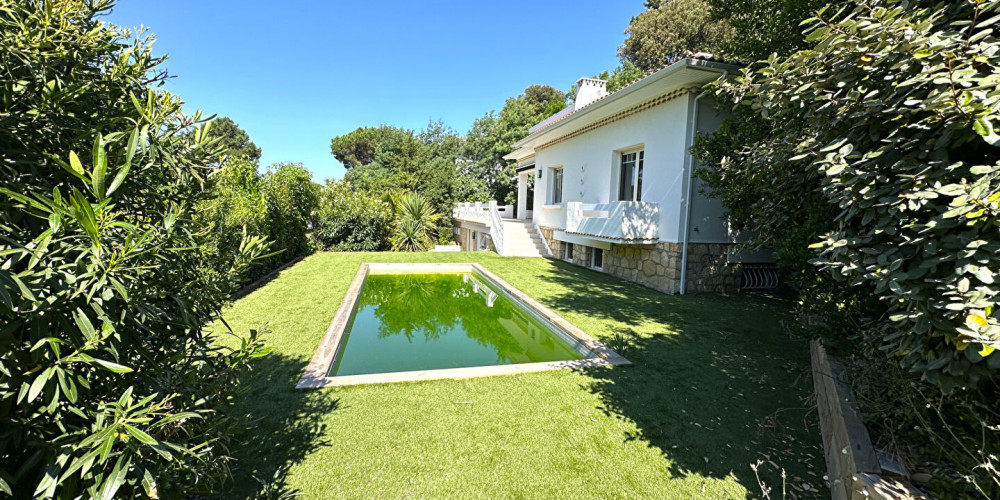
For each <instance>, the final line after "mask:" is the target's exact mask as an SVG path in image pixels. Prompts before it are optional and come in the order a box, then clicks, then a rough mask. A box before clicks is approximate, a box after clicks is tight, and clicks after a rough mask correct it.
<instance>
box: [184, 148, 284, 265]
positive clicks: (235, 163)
mask: <svg viewBox="0 0 1000 500" xmlns="http://www.w3.org/2000/svg"><path fill="white" fill-rule="evenodd" d="M207 192H208V196H210V198H209V199H206V200H203V201H201V202H200V203H199V204H198V207H197V210H195V213H194V217H195V220H196V222H197V224H198V225H199V226H201V227H204V228H205V229H206V231H205V233H204V234H205V238H204V241H203V243H202V251H203V252H204V253H205V255H206V257H207V258H208V259H210V261H211V262H212V265H213V267H215V268H216V269H227V268H229V267H231V266H232V264H233V262H234V260H235V259H236V258H237V256H238V255H239V251H240V245H242V243H243V238H244V236H251V237H258V238H268V237H270V236H271V232H272V231H271V229H272V228H271V225H270V219H269V217H268V203H267V199H266V198H265V195H264V192H263V181H262V179H261V176H260V174H258V173H257V165H256V164H255V163H253V162H252V161H251V160H248V159H245V158H232V159H230V160H228V161H227V162H226V163H225V164H224V165H223V166H222V167H221V168H219V169H218V170H215V171H213V172H212V174H211V175H210V176H209V187H208V188H207ZM273 241H274V240H272V245H271V246H272V248H274V249H275V251H280V250H281V248H280V247H279V246H278V245H275V244H274V243H273ZM278 257H279V258H280V257H281V256H280V255H279V256H278ZM275 260H277V259H275ZM266 264H267V263H265V262H258V263H257V265H256V266H254V268H253V269H251V270H250V271H249V275H248V276H244V277H241V278H242V280H247V279H253V278H255V277H256V276H257V275H260V274H263V273H265V272H266V271H267V270H268V269H269V267H270V266H267V265H266Z"/></svg>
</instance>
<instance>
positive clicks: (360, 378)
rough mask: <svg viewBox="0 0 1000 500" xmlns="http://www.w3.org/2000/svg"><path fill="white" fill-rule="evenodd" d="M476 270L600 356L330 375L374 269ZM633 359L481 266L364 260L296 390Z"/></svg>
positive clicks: (524, 370)
mask: <svg viewBox="0 0 1000 500" xmlns="http://www.w3.org/2000/svg"><path fill="white" fill-rule="evenodd" d="M473 270H475V271H477V272H479V273H481V274H482V275H483V276H485V277H486V278H488V279H489V280H490V281H492V282H493V283H495V284H496V285H497V286H499V287H500V288H503V289H504V290H505V291H506V292H507V293H510V294H511V295H513V296H514V297H516V298H517V299H518V300H520V301H521V302H523V303H524V304H525V305H527V306H528V307H529V308H530V309H532V310H533V312H534V313H536V314H538V315H540V316H541V317H543V318H545V319H546V320H548V321H549V322H551V323H552V324H554V325H555V326H556V327H558V328H559V329H561V330H562V331H564V332H565V333H566V334H567V335H569V336H570V337H573V338H575V339H576V340H578V341H579V342H580V343H581V344H583V345H584V347H586V348H587V349H588V350H590V351H591V352H593V353H594V354H596V355H597V357H596V358H586V359H578V360H569V361H547V362H540V363H521V364H511V365H491V366H470V367H465V368H443V369H435V370H415V371H405V372H393V373H371V374H365V375H343V376H339V377H329V376H327V374H328V373H330V366H331V365H332V364H333V362H334V360H335V358H336V355H337V350H338V349H339V347H340V342H341V340H343V338H344V334H345V333H346V331H347V325H348V323H349V322H350V319H351V312H352V311H354V306H355V304H357V301H358V295H359V294H360V292H361V287H362V286H363V285H364V282H365V278H367V277H368V274H369V273H370V272H372V271H410V272H415V271H429V272H441V271H444V272H469V271H473ZM630 364H632V362H631V361H629V360H627V359H625V358H624V357H623V356H622V355H620V354H618V353H617V352H615V351H613V350H611V349H610V348H608V347H607V346H605V345H604V344H602V343H601V342H599V341H597V340H596V339H594V338H593V337H591V336H590V335H587V334H586V333H585V332H584V331H583V330H580V329H579V328H577V327H576V326H574V325H573V324H572V323H570V322H569V321H566V320H565V319H563V318H562V317H561V316H559V315H558V314H556V313H554V312H552V311H551V310H550V309H549V308H547V307H545V306H543V305H542V304H539V303H538V302H537V301H536V300H535V299H532V298H531V297H529V296H527V295H526V294H524V293H523V292H521V291H520V290H518V289H517V288H514V287H513V286H511V285H510V284H509V283H507V282H506V281H504V280H503V279H502V278H500V277H499V276H497V275H495V274H493V273H492V272H490V271H489V270H488V269H486V268H485V267H483V266H482V265H480V264H478V263H475V262H469V263H381V262H377V263H376V262H373V263H363V264H361V266H360V268H359V269H358V272H357V274H355V275H354V281H352V282H351V286H350V287H349V288H348V289H347V294H346V295H345V296H344V300H343V301H342V302H341V303H340V307H339V308H338V309H337V313H336V314H335V315H334V317H333V321H332V322H331V323H330V327H329V328H327V330H326V333H325V334H324V335H323V339H322V340H321V341H320V343H319V347H317V348H316V352H315V353H314V354H313V357H312V360H311V361H309V365H307V366H306V369H305V372H304V373H303V374H302V377H301V378H299V381H298V383H297V384H295V388H296V389H316V388H320V387H338V386H345V385H361V384H384V383H392V382H415V381H420V380H440V379H448V378H472V377H487V376H493V375H510V374H517V373H531V372H539V371H548V370H562V369H566V368H588V367H595V366H614V365H630Z"/></svg>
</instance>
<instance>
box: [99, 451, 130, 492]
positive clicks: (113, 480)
mask: <svg viewBox="0 0 1000 500" xmlns="http://www.w3.org/2000/svg"><path fill="white" fill-rule="evenodd" d="M129 465H131V461H130V460H127V459H126V458H125V456H124V455H122V456H120V457H118V460H117V461H116V462H115V468H114V469H112V470H111V474H109V475H108V478H107V479H106V480H105V481H104V485H103V486H102V487H101V493H100V495H99V498H100V500H114V498H115V493H116V492H117V491H118V488H121V486H122V484H125V476H126V474H127V473H128V468H129Z"/></svg>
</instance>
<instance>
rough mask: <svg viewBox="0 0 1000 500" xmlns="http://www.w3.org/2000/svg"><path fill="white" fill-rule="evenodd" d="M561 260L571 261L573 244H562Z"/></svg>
mask: <svg viewBox="0 0 1000 500" xmlns="http://www.w3.org/2000/svg"><path fill="white" fill-rule="evenodd" d="M562 258H563V260H569V261H572V260H573V244H572V243H566V242H563V255H562Z"/></svg>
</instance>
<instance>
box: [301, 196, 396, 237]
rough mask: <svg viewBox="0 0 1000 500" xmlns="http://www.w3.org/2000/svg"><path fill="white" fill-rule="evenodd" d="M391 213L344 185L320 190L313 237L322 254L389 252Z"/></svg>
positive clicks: (376, 201) (382, 205)
mask: <svg viewBox="0 0 1000 500" xmlns="http://www.w3.org/2000/svg"><path fill="white" fill-rule="evenodd" d="M391 229H392V210H391V209H390V208H389V204H388V203H386V202H383V201H382V200H379V199H377V198H374V197H371V196H367V195H365V194H363V193H358V192H355V191H354V190H353V188H352V187H351V185H350V184H349V183H347V182H345V181H340V182H331V183H329V184H327V185H326V186H325V187H324V188H323V194H322V201H321V203H320V209H319V213H318V221H317V226H316V231H315V232H314V233H313V237H314V239H315V240H316V242H317V244H318V245H319V246H321V247H322V248H323V249H325V250H339V251H351V252H357V251H364V252H374V251H379V250H386V249H388V248H389V235H390V232H391Z"/></svg>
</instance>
